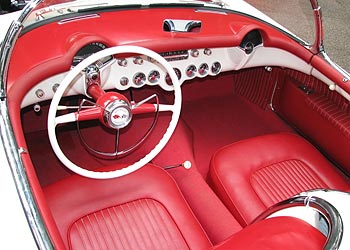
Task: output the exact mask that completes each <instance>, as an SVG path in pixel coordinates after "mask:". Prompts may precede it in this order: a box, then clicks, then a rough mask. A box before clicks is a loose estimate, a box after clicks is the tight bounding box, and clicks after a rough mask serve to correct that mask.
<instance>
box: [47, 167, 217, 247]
mask: <svg viewBox="0 0 350 250" xmlns="http://www.w3.org/2000/svg"><path fill="white" fill-rule="evenodd" d="M44 193H45V196H46V197H47V201H48V204H49V206H50V208H51V210H52V213H53V216H54V218H55V220H56V223H57V227H58V230H59V232H60V234H61V235H62V238H63V241H64V242H65V245H66V247H67V249H68V248H69V249H94V250H96V249H209V248H210V247H211V243H210V242H209V240H208V238H207V236H206V234H205V233H204V231H203V229H202V228H201V226H200V224H199V223H198V221H197V220H196V219H195V217H194V215H193V214H192V212H191V210H190V209H189V207H188V205H187V203H186V202H185V200H184V198H183V196H182V195H181V193H180V192H179V190H178V187H177V185H176V183H175V182H174V181H173V179H172V178H171V177H170V176H169V175H168V174H167V173H166V172H165V171H164V170H162V169H160V168H158V167H155V166H152V165H147V166H145V167H143V168H142V169H140V170H138V171H136V172H134V173H132V174H129V175H127V176H124V177H121V178H117V179H111V180H93V179H88V178H84V177H80V176H72V177H70V178H67V179H64V180H62V181H60V182H58V183H55V184H52V185H50V186H48V187H46V188H45V190H44Z"/></svg>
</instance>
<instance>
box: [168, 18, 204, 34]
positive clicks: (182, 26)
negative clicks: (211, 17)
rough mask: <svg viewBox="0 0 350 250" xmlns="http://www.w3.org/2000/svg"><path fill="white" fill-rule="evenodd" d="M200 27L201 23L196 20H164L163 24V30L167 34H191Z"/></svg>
mask: <svg viewBox="0 0 350 250" xmlns="http://www.w3.org/2000/svg"><path fill="white" fill-rule="evenodd" d="M201 27H202V22H201V21H198V20H178V19H165V20H164V22H163V30H164V31H167V32H192V31H193V29H194V28H201Z"/></svg>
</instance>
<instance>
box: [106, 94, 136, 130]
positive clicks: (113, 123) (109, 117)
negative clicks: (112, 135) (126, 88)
mask: <svg viewBox="0 0 350 250" xmlns="http://www.w3.org/2000/svg"><path fill="white" fill-rule="evenodd" d="M131 118H132V111H131V106H130V104H129V103H128V102H126V101H124V100H114V101H113V102H111V103H110V104H108V105H107V107H106V108H105V112H104V120H105V123H106V124H107V125H108V126H109V127H111V128H114V129H122V128H125V127H126V126H128V125H129V123H130V121H131Z"/></svg>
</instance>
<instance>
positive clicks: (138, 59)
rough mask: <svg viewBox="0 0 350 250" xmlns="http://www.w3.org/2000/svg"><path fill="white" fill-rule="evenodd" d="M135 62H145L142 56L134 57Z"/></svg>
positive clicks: (139, 63)
mask: <svg viewBox="0 0 350 250" xmlns="http://www.w3.org/2000/svg"><path fill="white" fill-rule="evenodd" d="M134 63H135V64H138V65H141V64H143V59H142V58H141V57H139V56H138V57H135V58H134Z"/></svg>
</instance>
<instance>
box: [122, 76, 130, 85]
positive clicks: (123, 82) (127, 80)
mask: <svg viewBox="0 0 350 250" xmlns="http://www.w3.org/2000/svg"><path fill="white" fill-rule="evenodd" d="M128 83H129V79H128V78H127V77H125V76H124V77H122V78H121V79H120V85H122V86H126V85H128Z"/></svg>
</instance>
